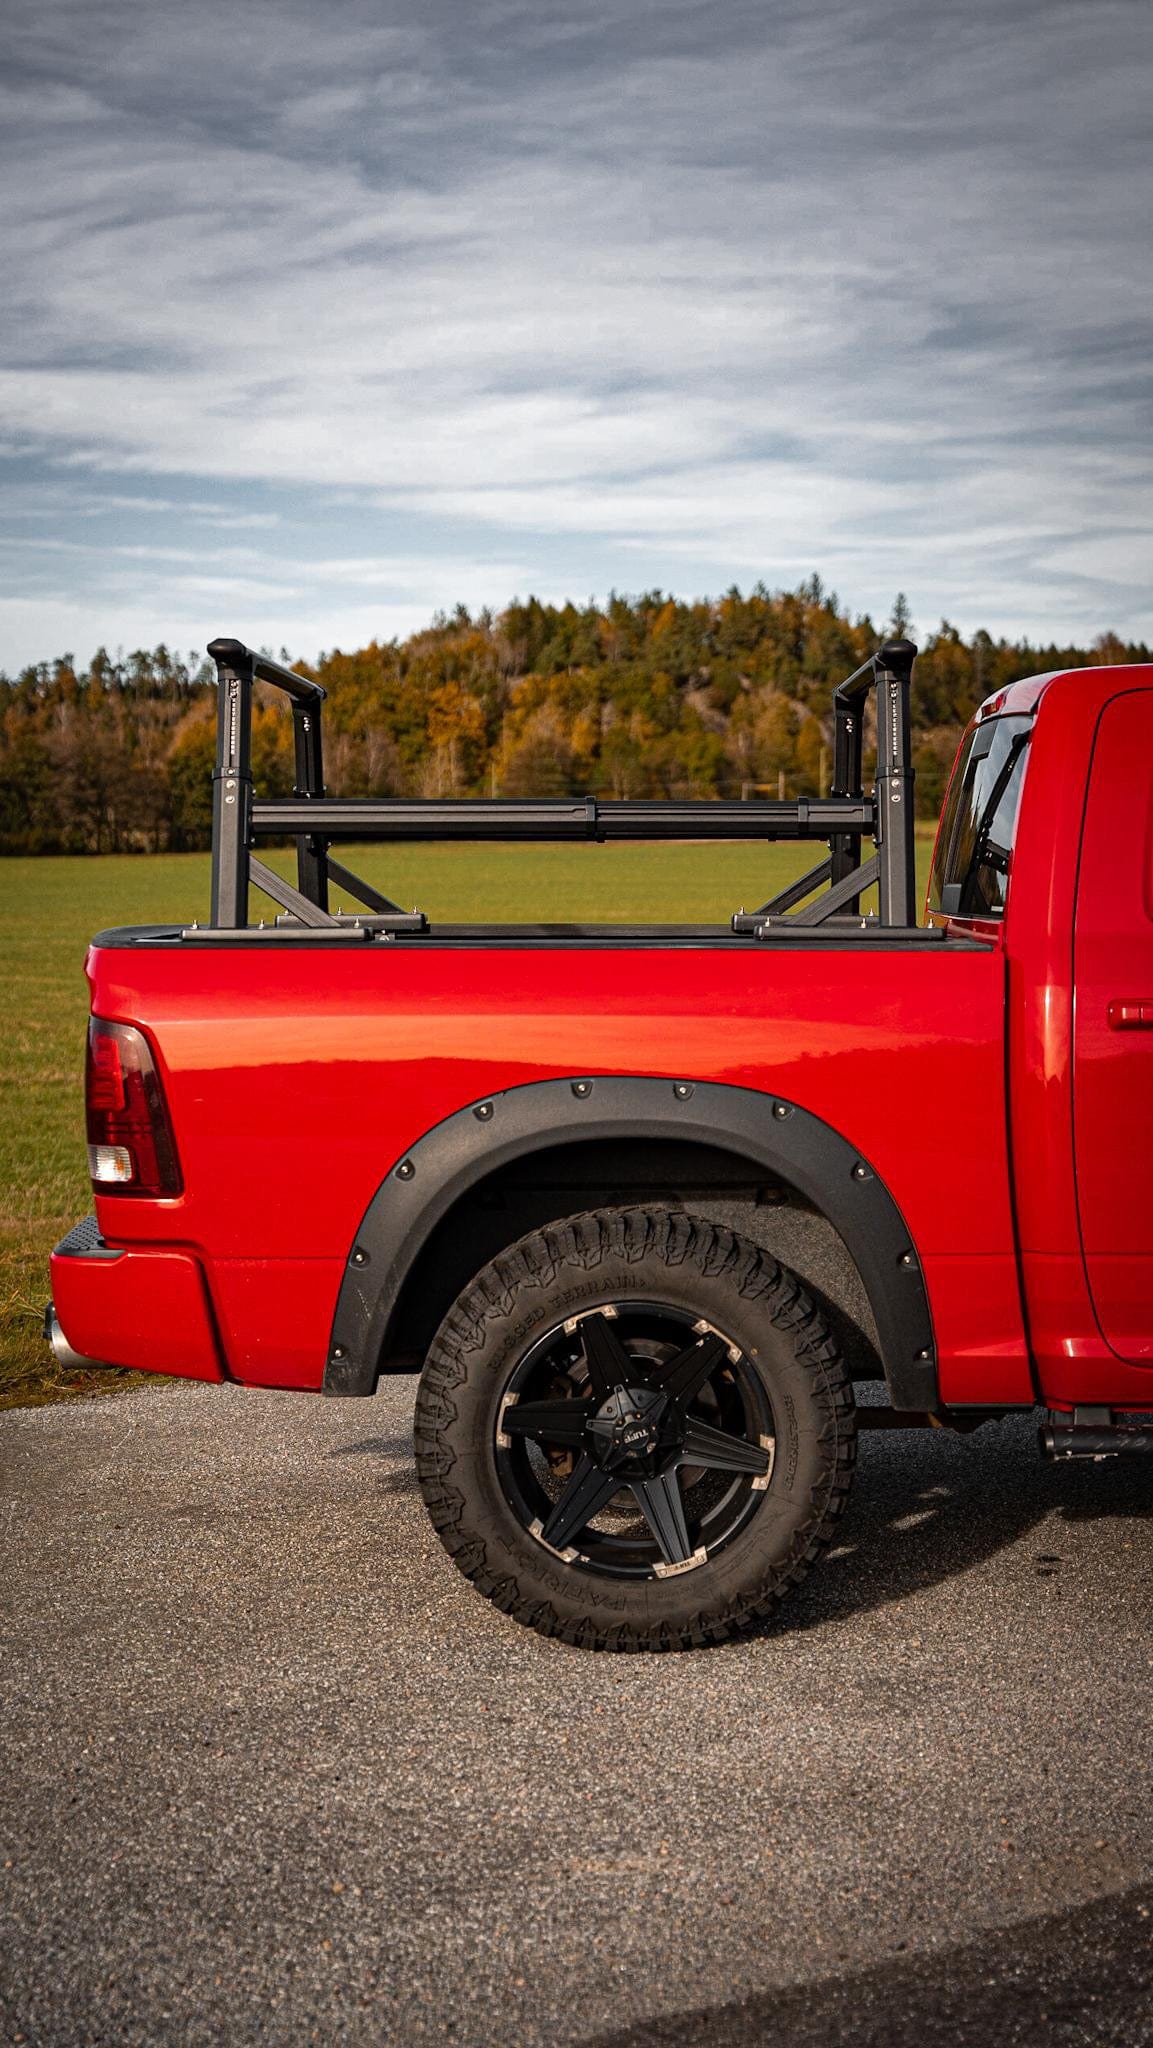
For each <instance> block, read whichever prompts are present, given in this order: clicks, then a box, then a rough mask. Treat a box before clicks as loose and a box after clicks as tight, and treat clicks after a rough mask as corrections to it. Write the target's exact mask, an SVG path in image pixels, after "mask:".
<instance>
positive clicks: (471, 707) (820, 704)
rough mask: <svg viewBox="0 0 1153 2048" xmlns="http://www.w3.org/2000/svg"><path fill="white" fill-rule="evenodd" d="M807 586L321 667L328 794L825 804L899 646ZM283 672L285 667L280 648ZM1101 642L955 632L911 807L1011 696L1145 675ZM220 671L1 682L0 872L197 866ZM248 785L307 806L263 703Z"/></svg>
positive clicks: (587, 617)
mask: <svg viewBox="0 0 1153 2048" xmlns="http://www.w3.org/2000/svg"><path fill="white" fill-rule="evenodd" d="M908 625H909V617H908V608H907V606H906V603H905V600H904V599H903V598H898V599H897V602H896V604H895V606H894V611H893V616H892V618H891V620H890V621H889V622H888V623H887V625H886V626H885V627H884V628H882V629H881V630H878V629H877V628H876V627H875V626H874V624H873V622H872V621H871V620H870V619H869V618H868V617H864V618H858V619H856V620H853V619H850V617H849V615H848V613H847V612H846V611H844V610H843V609H842V607H841V605H840V604H839V603H838V600H837V597H836V595H835V594H834V593H832V592H828V591H826V590H825V589H824V588H823V586H822V584H821V582H820V579H819V578H818V577H815V576H814V577H812V578H811V579H810V580H809V581H808V582H807V583H804V584H802V585H801V587H800V588H799V589H798V590H795V591H781V592H776V593H770V592H769V591H768V590H766V589H765V588H764V587H763V585H757V586H756V587H755V588H754V589H753V590H751V591H749V592H748V594H747V595H742V593H741V592H740V591H739V590H737V589H735V588H734V589H732V590H730V591H729V592H728V593H727V595H726V596H724V597H722V598H719V599H702V600H699V601H696V602H686V601H682V600H679V599H675V598H672V597H667V596H665V595H663V594H662V593H661V592H660V591H650V592H647V593H645V594H643V595H641V596H639V597H631V598H630V597H621V596H617V595H613V596H610V597H609V599H608V600H607V602H606V603H604V604H596V603H592V602H590V603H588V604H586V605H583V606H582V605H575V604H564V605H551V604H542V603H541V602H540V601H539V600H538V599H536V598H529V599H528V600H527V601H525V602H523V603H522V602H520V601H519V600H518V601H514V602H513V603H512V604H510V605H509V606H508V607H507V609H506V610H504V611H502V612H500V613H495V614H494V613H491V612H488V611H483V612H480V613H479V614H477V615H475V616H473V615H472V614H470V612H469V611H468V610H467V609H466V608H465V607H464V606H463V605H460V606H458V607H457V609H456V611H455V612H453V613H452V614H451V616H449V615H439V616H438V617H437V618H436V619H435V620H434V621H433V623H432V624H431V625H430V626H429V627H428V628H427V629H426V630H425V631H423V632H419V633H414V634H413V635H412V636H411V638H409V639H407V640H403V641H399V640H392V641H388V642H376V641H373V642H372V644H371V645H370V646H368V647H364V648H361V649H360V651H359V652H357V653H354V654H346V653H343V652H341V651H340V650H339V649H338V650H334V651H333V652H332V653H330V654H327V655H323V656H322V657H321V658H320V660H319V661H318V662H316V663H315V664H314V665H312V666H308V665H307V664H305V663H300V664H299V666H300V667H301V668H302V670H304V671H305V672H306V673H307V674H309V675H312V676H315V677H316V678H317V680H318V681H320V682H322V683H323V684H324V685H325V688H326V689H327V691H328V702H327V704H326V706H325V750H326V753H325V776H326V782H327V785H328V788H329V790H330V792H331V793H332V794H334V795H339V796H403V795H410V796H438V797H446V796H471V795H483V796H488V795H494V796H509V797H513V796H569V795H577V794H583V793H584V792H586V791H591V792H593V793H594V794H597V795H601V796H610V797H719V796H741V795H745V796H752V795H755V794H772V795H776V794H778V793H781V794H787V795H790V796H814V795H818V794H820V793H822V792H823V791H824V790H825V789H827V787H828V779H829V772H830V760H831V697H832V691H833V689H834V688H835V686H836V685H837V683H838V682H840V681H841V680H842V678H843V677H845V676H846V675H848V674H849V673H850V672H851V671H852V670H853V669H855V668H857V667H859V665H860V664H861V662H862V661H864V660H866V659H867V658H868V656H869V655H870V654H871V653H873V652H874V650H875V649H876V647H877V646H878V645H879V644H880V642H881V641H882V639H883V638H884V637H886V634H887V633H888V632H891V631H894V630H895V631H902V630H905V629H907V628H908ZM281 658H282V659H291V657H290V656H288V655H287V654H286V652H285V650H283V649H282V650H281ZM1149 659H1150V654H1149V649H1148V648H1147V647H1145V646H1143V645H1137V644H1133V643H1128V642H1122V641H1121V640H1119V639H1118V638H1117V636H1116V635H1115V634H1112V633H1105V634H1102V635H1101V636H1100V637H1099V638H1098V639H1097V640H1096V641H1095V642H1094V644H1093V646H1092V647H1089V648H1081V647H1059V646H1055V645H1054V646H1033V645H1032V644H1030V643H1029V642H1028V641H1024V640H1018V641H1009V640H1005V639H994V638H993V637H992V636H991V635H990V634H989V633H987V632H983V631H982V632H978V633H975V634H973V636H972V637H971V638H970V639H965V638H964V636H963V635H962V634H961V633H959V632H958V631H957V630H956V629H955V628H954V627H953V626H951V625H949V624H948V622H947V621H943V622H942V624H941V625H940V627H939V628H938V630H937V631H936V632H935V633H933V634H931V635H930V636H929V638H928V639H927V641H926V642H925V644H924V645H923V647H922V650H921V654H920V657H919V659H918V662H917V665H916V671H915V675H914V686H913V729H914V759H915V765H916V770H917V808H918V811H919V813H920V814H921V815H922V816H933V815H935V814H936V812H937V810H938V808H939V805H940V801H941V797H942V794H943V790H944V785H945V780H946V777H947V775H948V771H949V767H950V765H951V763H952V759H953V754H954V751H955V748H956V743H957V738H958V734H959V732H960V730H961V728H962V727H963V725H964V724H965V721H966V720H967V719H968V717H969V716H970V714H971V713H972V711H973V710H974V709H975V707H976V706H977V705H978V704H979V703H980V702H981V701H982V699H983V698H984V697H986V696H988V695H989V693H990V692H991V691H993V690H997V689H999V688H1001V687H1003V686H1004V685H1005V684H1007V683H1010V682H1013V681H1015V680H1016V678H1017V677H1019V676H1025V675H1033V674H1037V673H1043V672H1044V671H1045V670H1048V669H1058V668H1076V667H1083V666H1087V665H1095V664H1102V663H1114V662H1123V663H1127V662H1134V661H1148V660H1149ZM213 681H214V673H213V670H212V667H211V664H210V663H209V662H208V661H207V660H206V659H202V658H199V657H197V656H190V657H189V658H188V659H186V660H185V659H181V658H180V657H179V656H177V655H174V654H173V653H171V652H170V651H169V650H168V649H167V648H166V647H157V648H155V649H153V650H151V651H149V652H145V651H140V652H137V653H134V654H131V655H129V656H127V657H126V658H120V659H116V660H114V659H113V658H112V657H111V656H110V655H108V654H107V652H105V651H104V650H103V649H102V650H101V651H100V652H99V653H98V654H97V655H95V657H94V658H93V660H92V662H91V663H90V664H89V666H88V667H87V668H86V669H83V668H77V667H76V665H75V664H74V662H73V661H72V659H71V658H70V657H69V656H67V655H63V656H61V657H60V659H59V660H56V661H51V662H43V663H39V664H37V665H35V666H34V667H31V668H28V669H25V670H24V671H23V673H22V674H20V675H19V676H16V677H15V678H8V677H6V676H5V677H0V852H4V853H122V852H161V851H166V850H181V849H195V848H202V847H206V846H207V845H208V844H209V840H210V830H211V775H212V768H213V760H214V747H215V740H214V710H215V699H214V692H213ZM257 696H258V702H257V708H256V713H255V717H254V731H253V752H254V771H255V775H256V779H257V787H258V788H260V789H262V790H263V791H264V792H265V793H266V794H268V795H273V796H278V795H287V794H288V793H289V792H290V791H291V789H292V782H293V765H292V738H291V721H290V719H289V717H288V715H287V713H286V711H285V710H284V709H283V708H282V707H283V700H282V699H279V698H278V697H277V693H276V692H273V691H265V690H264V689H263V687H261V688H260V689H259V690H258V693H257Z"/></svg>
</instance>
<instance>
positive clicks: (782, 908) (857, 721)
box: [184, 639, 917, 942]
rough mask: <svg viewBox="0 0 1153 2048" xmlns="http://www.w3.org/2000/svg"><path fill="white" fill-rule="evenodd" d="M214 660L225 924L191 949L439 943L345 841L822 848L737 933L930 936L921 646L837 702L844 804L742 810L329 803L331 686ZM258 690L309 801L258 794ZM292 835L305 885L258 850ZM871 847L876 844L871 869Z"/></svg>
mask: <svg viewBox="0 0 1153 2048" xmlns="http://www.w3.org/2000/svg"><path fill="white" fill-rule="evenodd" d="M208 652H209V654H210V655H211V657H212V659H213V661H214V662H215V664H216V672H217V681H218V692H217V743H216V768H215V772H214V775H213V791H212V912H211V923H210V925H208V926H192V927H190V928H189V929H188V931H187V932H186V933H185V935H184V936H185V937H186V938H188V939H192V940H198V941H200V942H205V941H207V942H212V941H221V940H224V941H226V940H228V939H230V938H240V937H243V938H245V939H252V938H256V937H258V936H265V937H268V938H272V937H275V938H278V939H285V938H301V939H307V940H311V941H315V940H318V939H335V940H355V939H359V940H367V939H372V938H375V937H398V936H401V935H403V934H415V933H420V932H424V931H427V930H428V921H427V919H426V918H425V917H424V916H423V914H422V913H421V912H420V911H418V910H414V911H404V910H402V909H401V907H400V905H399V904H397V903H394V902H392V901H391V900H390V898H389V897H387V896H384V895H382V894H381V892H380V891H379V890H378V889H374V888H373V887H372V886H371V885H370V884H369V883H367V882H365V881H363V880H362V879H361V877H360V876H359V875H356V874H354V873H353V872H352V871H351V870H350V869H349V868H347V867H345V866H344V864H343V862H342V861H340V860H338V859H336V858H335V856H334V855H333V852H332V847H333V845H334V843H338V842H340V841H341V840H350V839H359V840H366V839H367V840H437V839H440V840H513V841H516V840H542V841H543V840H552V841H557V840H587V841H590V842H593V843H596V844H604V843H606V842H608V841H614V842H615V841H618V840H630V839H631V840H654V839H669V840H674V839H679V840H698V839H699V840H713V839H729V840H733V839H748V840H754V839H755V840H764V841H769V840H778V839H797V840H806V839H812V840H823V841H825V842H826V844H827V846H828V853H827V855H826V857H825V858H824V859H822V860H821V861H819V862H818V863H817V865H816V866H814V867H812V868H810V869H809V871H808V873H807V874H805V875H802V876H801V877H799V879H798V880H797V881H795V882H792V883H790V885H789V886H788V888H786V889H782V890H781V891H779V893H778V894H777V895H775V896H773V897H771V898H770V899H769V901H768V902H767V903H763V904H761V906H760V908H759V909H757V910H752V911H747V910H740V911H738V912H737V913H736V915H735V916H734V917H733V918H732V920H731V923H732V929H733V930H734V931H735V932H738V933H744V934H748V935H751V936H753V937H757V938H761V937H764V938H777V937H783V936H787V935H789V934H790V933H794V932H795V933H796V934H797V935H798V936H800V935H802V934H804V935H806V936H809V937H813V936H817V935H827V936H830V937H831V936H833V935H834V934H838V933H839V934H843V933H844V932H845V930H846V928H848V927H852V928H853V929H854V931H856V932H858V933H871V934H874V935H876V936H878V937H882V936H885V935H889V936H892V935H893V934H894V933H902V934H905V935H908V934H909V933H911V932H912V931H913V930H915V928H916V901H915V877H914V859H913V769H912V762H911V759H910V738H909V688H910V681H911V676H912V668H913V661H914V658H915V656H916V652H917V650H916V648H915V647H914V646H913V644H912V642H911V641H908V640H890V641H888V642H886V644H885V645H884V646H883V647H881V648H880V649H879V650H878V651H877V653H876V654H875V655H873V656H872V657H871V658H870V659H869V660H868V661H866V662H864V663H863V664H862V666H861V667H860V668H859V669H857V670H856V671H855V673H854V674H853V675H851V676H849V677H848V678H847V680H846V681H845V682H843V683H841V684H840V686H839V687H838V689H837V690H836V691H835V692H834V695H833V787H832V791H831V793H830V795H828V796H827V797H798V798H795V799H792V800H786V799H784V798H781V799H766V798H759V797H758V798H753V799H751V800H749V801H741V802H734V801H727V800H720V801H710V800H707V799H706V800H703V801H699V802H680V801H675V800H670V801H667V802H665V801H657V802H631V801H627V800H625V801H622V800H613V801H609V802H602V801H601V800H600V798H598V797H593V796H587V797H574V798H571V799H566V798H561V799H541V800H539V801H538V800H535V799H531V798H530V799H525V800H521V799H519V798H518V799H510V798H501V797H493V798H491V799H489V798H485V799H475V798H451V799H448V800H447V801H441V800H439V799H427V798H426V799H416V800H411V799H409V798H406V797H371V798H363V797H330V796H326V795H325V791H324V758H323V746H322V740H321V707H322V705H323V703H324V698H325V691H324V689H323V687H322V686H321V684H320V683H316V682H313V681H312V679H311V678H310V677H308V676H299V675H297V674H296V673H295V671H294V670H293V669H290V668H286V667H284V666H283V665H282V663H280V662H278V661H273V660H271V658H270V657H269V656H268V655H265V654H258V653H256V652H254V650H253V649H252V648H250V647H246V646H245V645H244V644H243V642H242V641H239V640H227V639H220V640H213V641H212V642H211V643H210V644H209V648H208ZM257 682H264V683H271V684H273V685H274V686H275V687H276V688H277V689H279V690H283V691H284V692H285V694H286V695H287V696H288V698H289V700H290V702H291V705H292V721H293V738H294V750H295V788H294V790H293V794H292V795H291V796H290V797H273V798H258V797H256V795H255V793H254V790H253V781H252V694H253V687H254V685H255V684H256V683H257ZM874 689H875V691H876V693H877V772H876V780H875V782H874V783H873V786H872V788H871V789H870V790H868V791H866V790H864V788H863V787H862V764H863V740H864V711H865V703H866V699H867V698H868V695H869V692H870V691H871V690H874ZM285 837H288V838H293V839H295V841H296V884H295V886H293V884H292V883H290V882H287V881H285V880H284V878H283V877H282V876H280V875H279V874H277V873H276V872H275V871H274V870H273V869H272V868H270V867H268V866H266V864H265V863H264V862H263V861H262V860H258V859H257V857H256V855H255V853H254V852H253V845H254V842H255V841H257V840H259V839H283V838H285ZM865 839H871V840H872V841H873V846H874V851H873V853H872V854H871V855H870V856H869V858H867V859H865V858H864V857H863V841H864V840H865ZM874 883H875V884H876V888H877V901H878V911H877V914H876V916H871V917H868V918H863V917H862V916H861V897H862V895H863V893H864V891H865V890H866V889H868V888H870V887H871V886H872V885H873V884H874ZM252 884H255V886H256V887H257V888H259V889H260V890H262V891H263V893H264V894H265V895H266V896H269V897H271V899H272V901H273V902H274V903H276V904H277V905H278V906H279V911H280V915H278V916H277V917H276V919H275V922H274V923H273V924H272V925H268V924H261V925H259V926H257V927H253V926H251V925H250V924H249V905H248V898H249V889H250V886H251V885H252ZM334 886H335V887H337V888H339V889H340V890H341V891H343V892H344V894H345V895H347V896H349V897H351V898H352V899H353V900H354V901H355V902H356V903H357V904H359V905H361V906H362V908H361V909H359V910H357V911H355V912H352V913H336V912H333V911H332V910H331V909H330V908H329V894H330V889H331V888H332V887H334ZM818 892H819V893H818ZM806 899H810V900H806ZM798 906H800V907H798Z"/></svg>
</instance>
